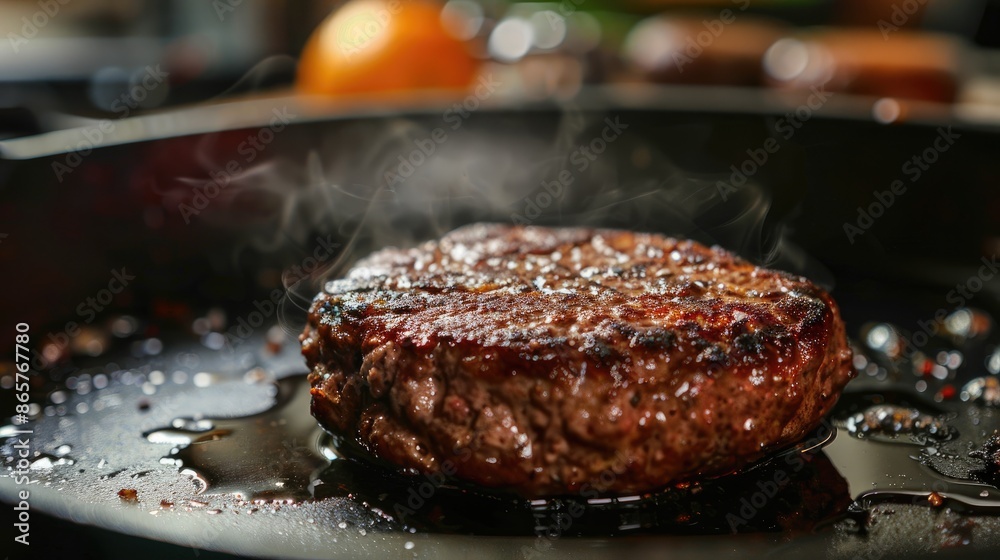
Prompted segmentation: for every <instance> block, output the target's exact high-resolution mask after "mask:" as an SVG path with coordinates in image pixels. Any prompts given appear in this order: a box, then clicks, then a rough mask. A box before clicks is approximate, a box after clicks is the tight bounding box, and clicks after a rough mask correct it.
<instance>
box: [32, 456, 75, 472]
mask: <svg viewBox="0 0 1000 560" xmlns="http://www.w3.org/2000/svg"><path fill="white" fill-rule="evenodd" d="M74 463H76V461H75V460H73V459H71V458H69V457H54V456H52V455H47V454H45V453H42V454H40V455H39V456H38V457H36V458H35V459H34V460H32V461H31V466H30V467H29V468H30V469H31V470H47V469H51V468H52V467H56V466H59V465H72V464H74Z"/></svg>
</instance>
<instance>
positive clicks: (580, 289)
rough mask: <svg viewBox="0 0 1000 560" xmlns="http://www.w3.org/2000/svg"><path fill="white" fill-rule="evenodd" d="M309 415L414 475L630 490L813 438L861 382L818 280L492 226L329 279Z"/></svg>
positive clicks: (545, 492) (627, 238)
mask: <svg viewBox="0 0 1000 560" xmlns="http://www.w3.org/2000/svg"><path fill="white" fill-rule="evenodd" d="M301 340H302V352H303V354H304V355H305V357H306V360H307V362H308V364H309V366H310V368H312V373H311V375H310V381H311V384H312V413H313V415H314V416H315V417H316V418H317V419H318V420H319V421H320V423H321V424H322V425H323V426H324V427H325V428H326V429H327V430H329V431H330V432H331V433H333V434H334V435H335V436H337V438H338V440H339V441H340V442H341V443H342V444H344V446H343V447H345V448H348V449H354V450H356V451H361V452H362V453H364V452H367V453H368V454H370V455H371V456H374V457H376V458H379V459H383V460H385V461H389V462H391V463H394V464H395V465H398V466H399V467H401V469H402V470H403V471H404V472H408V473H413V474H416V473H422V474H441V473H443V474H446V475H449V476H453V477H454V478H456V479H459V480H462V481H466V482H470V483H474V484H477V485H481V486H484V487H490V488H496V489H504V490H511V491H515V492H517V493H519V494H521V495H524V496H529V497H532V496H551V495H560V494H572V493H576V492H581V491H585V490H587V489H591V490H590V491H593V490H592V489H595V488H596V489H599V490H600V491H601V492H602V493H604V494H619V495H621V494H633V493H641V492H645V491H650V490H654V489H657V488H661V487H664V486H666V485H669V484H671V483H678V482H683V481H689V480H692V479H695V478H698V477H706V476H714V475H721V474H725V473H727V472H731V471H733V470H736V469H739V468H740V467H743V466H745V465H747V464H748V463H750V462H753V461H755V460H757V459H759V458H761V457H762V456H763V455H764V454H766V453H768V452H769V451H772V450H774V449H776V448H779V447H782V446H785V445H788V444H790V443H793V442H795V441H796V440H798V439H801V438H802V437H803V436H804V435H805V434H807V433H808V432H809V431H810V430H812V429H813V428H814V427H816V426H817V424H818V423H819V421H820V419H821V417H822V416H823V415H824V414H825V413H826V412H828V411H829V410H830V408H831V407H832V406H833V405H834V403H835V402H836V400H837V396H838V394H839V393H840V391H841V389H843V387H844V385H845V384H846V383H847V382H848V380H849V379H850V378H851V377H852V375H853V368H852V367H851V366H850V363H851V352H850V349H849V347H848V345H847V341H846V338H845V335H844V325H843V322H842V321H841V319H840V316H839V312H838V310H837V306H836V304H835V303H834V301H833V300H832V299H831V298H830V296H829V295H828V294H827V293H826V292H824V291H823V290H822V289H820V288H818V287H817V286H815V285H813V284H812V283H811V282H809V281H808V280H807V279H805V278H802V277H798V276H793V275H790V274H787V273H784V272H779V271H775V270H768V269H764V268H759V267H756V266H754V265H752V264H750V263H748V262H746V261H744V260H742V259H740V258H738V257H736V256H734V255H733V254H731V253H728V252H726V251H725V250H723V249H720V248H708V247H705V246H703V245H700V244H698V243H695V242H693V241H686V240H679V239H672V238H668V237H663V236H660V235H655V234H643V233H633V232H627V231H616V230H592V229H579V228H566V229H552V228H543V227H515V226H502V225H490V224H477V225H472V226H468V227H464V228H462V229H459V230H456V231H453V232H451V233H449V234H448V235H446V236H444V237H443V238H442V239H440V240H438V241H432V242H428V243H425V244H423V245H421V246H420V247H417V248H415V249H408V250H401V249H384V250H382V251H379V252H376V253H374V254H373V255H371V256H369V257H368V258H366V259H364V260H362V261H361V262H359V263H358V264H357V265H356V266H355V267H354V268H353V269H352V270H351V271H350V272H349V274H348V275H347V277H346V278H345V279H342V280H336V281H332V282H330V283H328V284H327V286H326V288H325V290H324V292H323V293H321V294H319V295H318V296H317V297H316V299H315V301H314V303H313V306H312V309H311V311H310V314H309V320H308V325H307V327H306V329H305V332H304V333H303V334H302V336H301Z"/></svg>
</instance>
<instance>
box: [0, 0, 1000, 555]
mask: <svg viewBox="0 0 1000 560" xmlns="http://www.w3.org/2000/svg"><path fill="white" fill-rule="evenodd" d="M998 138H1000V0H687V1H674V0H624V1H618V2H615V1H612V0H560V1H558V2H506V1H499V0H482V1H476V0H447V1H445V0H441V1H435V0H351V1H349V2H331V1H320V0H288V1H285V2H279V1H264V0H162V1H156V2H153V1H139V0H0V263H3V268H4V271H5V272H7V271H10V273H8V274H3V275H0V293H3V294H5V295H6V298H5V302H4V317H5V318H7V319H9V320H8V321H7V322H6V325H10V326H13V325H14V324H16V323H18V322H27V323H30V324H31V327H32V333H33V334H32V341H31V345H32V348H31V352H32V367H33V371H37V372H39V375H37V376H34V377H33V378H32V383H33V385H32V389H33V391H34V392H35V396H33V397H32V402H34V403H42V404H39V406H38V407H36V408H37V410H35V411H34V412H32V418H42V417H53V418H62V417H63V416H64V415H66V414H73V412H72V410H70V411H68V412H67V408H66V406H65V403H64V402H63V401H61V400H59V401H56V400H53V399H52V397H51V396H50V395H55V394H59V393H58V390H59V389H58V388H60V387H63V386H64V384H65V383H66V380H72V379H75V376H81V375H83V376H86V379H88V380H89V379H90V376H91V375H95V376H97V375H102V376H111V378H112V379H118V378H115V377H113V376H116V375H117V376H121V375H122V372H123V371H125V370H129V369H130V368H136V371H138V368H146V370H147V371H148V370H149V369H150V368H151V367H153V366H151V365H150V364H162V366H161V365H156V366H155V367H162V369H163V370H164V371H173V370H175V369H176V370H184V371H187V369H190V368H193V367H194V366H192V365H187V364H189V362H187V361H185V360H187V359H188V358H187V357H189V356H190V355H193V354H190V353H189V352H187V350H186V348H187V347H188V346H190V345H195V346H197V347H198V348H199V349H200V350H199V351H200V352H209V351H210V352H212V353H216V354H218V355H220V356H223V357H225V356H229V354H222V353H221V352H222V351H223V349H224V348H227V347H226V345H230V346H231V345H232V341H233V340H234V339H233V336H237V337H238V339H239V340H237V342H241V341H242V340H243V339H244V338H245V337H244V336H243V335H242V334H239V333H240V332H243V331H241V330H240V329H244V330H249V331H253V332H254V337H255V338H253V341H252V342H251V343H248V344H246V345H242V346H241V347H240V352H242V353H244V354H253V355H254V356H256V357H258V358H259V357H260V356H266V355H267V356H270V355H275V354H278V353H279V351H280V352H285V355H287V356H288V360H289V363H291V364H294V365H295V367H297V368H299V369H301V368H302V367H303V365H302V360H301V357H300V356H299V355H298V352H297V344H296V342H295V340H296V339H295V337H296V336H297V335H298V333H299V332H301V319H302V317H303V316H304V309H306V308H307V306H308V305H309V302H310V301H311V299H312V298H313V296H314V295H315V294H316V293H317V292H318V291H319V290H320V289H321V287H322V282H323V280H324V279H327V278H330V277H333V276H337V275H339V274H342V273H343V272H344V271H345V270H346V268H347V267H348V266H349V265H350V264H352V262H353V261H354V260H356V259H357V258H359V257H361V256H364V255H366V254H368V253H369V252H370V251H372V250H375V249H378V248H381V247H385V246H389V245H411V244H413V243H416V242H418V241H421V240H425V239H429V238H432V237H436V236H439V235H442V234H444V233H445V232H447V231H449V230H450V229H452V228H454V227H457V226H460V225H463V224H466V223H469V222H473V221H496V222H502V223H538V224H546V225H568V226H569V225H572V226H606V227H619V228H629V229H634V230H647V231H656V232H662V233H666V234H670V235H679V236H683V237H689V238H692V239H695V240H698V241H701V242H705V243H714V244H718V245H721V246H723V247H726V248H727V249H730V250H733V251H735V252H737V253H739V254H740V255H742V256H743V257H745V258H747V259H750V260H752V261H754V262H755V263H758V264H764V265H768V266H773V267H775V268H780V269H783V270H788V271H791V272H795V273H799V274H803V275H806V276H808V277H810V278H811V279H813V280H815V281H817V282H818V283H820V284H822V285H823V286H824V287H825V288H828V289H831V290H833V294H834V296H835V297H836V298H837V301H838V302H839V303H840V305H841V308H842V310H843V312H844V317H845V319H846V320H847V324H848V332H849V333H850V334H851V336H852V337H856V338H858V339H859V340H860V339H864V340H868V341H869V342H868V345H869V346H870V347H871V349H872V350H873V351H878V352H883V351H884V350H885V348H890V349H893V352H895V349H897V347H899V348H902V346H901V344H902V343H901V342H900V341H903V340H906V338H907V337H908V336H910V334H912V332H914V331H916V330H917V328H924V327H923V325H924V324H927V321H928V318H931V317H938V315H939V314H938V313H935V310H938V311H940V312H941V314H946V313H950V315H948V317H957V318H958V319H961V318H963V317H964V318H967V319H968V320H965V321H964V322H963V321H957V320H956V321H951V323H949V325H952V323H955V324H957V325H958V326H957V327H954V325H952V326H948V327H947V329H938V326H935V327H934V328H935V329H937V330H940V331H941V332H942V333H945V332H946V334H947V336H948V337H953V339H952V338H949V339H948V340H938V341H935V342H934V343H933V344H930V345H929V346H928V347H927V348H924V349H923V350H921V352H918V353H917V355H916V357H915V358H913V360H912V363H911V362H906V363H905V364H904V365H903V366H900V367H896V366H891V367H889V369H887V368H886V367H881V366H877V365H876V364H875V362H874V361H872V362H871V363H870V364H864V363H863V366H864V367H865V370H864V371H865V372H866V375H867V376H868V377H867V378H877V379H879V380H884V379H886V378H887V377H890V372H891V375H892V377H891V379H892V380H899V379H903V380H905V381H906V382H907V383H910V382H913V381H914V380H915V379H919V383H922V384H923V385H922V388H919V387H921V385H918V390H919V391H920V392H926V393H927V395H928V396H930V395H933V396H934V397H935V398H936V399H937V400H938V402H941V401H942V400H945V399H946V398H947V399H950V398H955V395H956V390H955V389H956V388H955V386H953V385H954V384H955V383H957V382H956V381H955V379H956V377H955V371H954V368H952V366H950V365H948V364H951V363H952V362H953V361H954V360H952V358H951V356H952V355H953V354H950V353H949V352H951V351H953V350H955V348H959V346H958V345H959V342H956V340H959V339H961V340H960V342H961V344H964V343H965V342H966V340H967V339H968V340H974V341H978V342H976V344H978V345H979V346H977V347H976V348H973V349H972V350H969V349H967V348H964V347H962V351H963V352H966V353H965V354H964V355H965V356H966V363H967V364H970V371H971V368H980V369H981V367H980V364H984V363H986V364H989V365H988V366H987V368H988V370H989V372H990V373H991V374H993V375H997V374H998V372H1000V345H998V344H997V343H996V342H995V338H996V337H995V336H994V337H993V338H991V339H989V343H988V344H986V343H985V342H983V341H984V340H986V337H987V335H988V334H989V333H991V332H992V334H993V335H995V332H993V331H990V328H992V325H995V321H994V320H993V319H991V318H990V317H998V316H1000V282H992V283H991V282H988V281H986V280H987V279H986V278H985V277H984V276H983V272H981V271H983V270H987V269H984V268H982V267H984V266H987V267H989V266H995V265H994V264H993V263H996V262H997V258H998V255H1000V189H997V185H998V184H1000V167H998V166H997V163H996V161H997V157H996V153H997V146H998V145H1000V143H998ZM984 263H985V264H984ZM990 270H993V269H992V268H991V269H990ZM993 272H996V271H995V270H993ZM977 274H979V276H977ZM990 278H992V273H990ZM967 280H969V281H972V280H975V282H976V283H977V284H976V285H977V286H978V287H975V290H974V291H973V293H972V294H969V295H963V296H962V299H961V304H960V305H959V307H962V306H965V305H971V304H974V305H975V306H976V307H978V308H981V309H985V311H982V310H979V311H976V312H975V313H973V312H972V311H962V310H960V309H957V308H956V300H955V293H956V292H955V290H956V289H958V288H959V287H962V288H963V289H964V286H965V285H966V281H967ZM275 293H277V294H278V296H279V297H278V298H277V299H279V300H280V301H281V304H280V305H278V306H275V305H272V304H271V302H272V301H273V299H274V296H273V294H275ZM265 304H266V305H265ZM262 305H263V307H267V308H268V309H270V310H271V311H269V312H268V313H267V314H266V315H267V316H266V317H261V313H262V311H260V310H261V309H262ZM959 311H962V312H959ZM254 313H256V317H258V318H261V321H260V322H259V323H258V324H255V325H252V327H253V328H249V327H246V326H245V325H246V319H247V318H248V317H254V315H253V314H254ZM987 313H988V315H987ZM873 321H892V322H893V324H894V325H899V327H898V328H897V327H891V325H890V326H881V327H872V326H871V325H872V322H873ZM937 321H938V322H940V319H937ZM932 324H934V325H937V323H932ZM983 325H985V327H984V326H983ZM890 327H891V328H890ZM953 327H954V328H953ZM3 328H10V327H3ZM873 332H874V333H876V334H879V335H880V337H869V336H868V335H869V334H870V333H873ZM890 334H891V336H889V335H890ZM265 337H266V342H265V340H264V339H265ZM893 337H895V338H893ZM9 340H11V339H10V338H8V341H9ZM872 340H874V341H875V342H871V341H872ZM925 340H926V339H925ZM178 341H179V342H178ZM876 343H877V344H876ZM897 343H898V344H897ZM185 345H188V346H185ZM227 349H230V350H231V349H232V348H227ZM939 350H940V352H938V351H939ZM0 351H2V352H6V353H7V354H5V356H7V355H10V354H11V353H12V351H13V350H12V348H11V345H10V344H7V345H4V346H3V348H2V350H0ZM895 353H896V354H898V352H895ZM981 355H982V356H981ZM986 355H988V356H989V357H988V358H984V357H983V356H986ZM935 356H936V358H935ZM941 356H943V358H942V357H941ZM252 357H253V356H252ZM891 357H892V358H893V359H895V357H896V356H895V354H894V355H893V356H891ZM227 359H228V358H227ZM254 359H256V358H254ZM935 359H936V361H934V360H935ZM984 360H990V361H984ZM959 362H961V360H959ZM254 363H256V362H254ZM857 363H858V362H857V361H855V364H857ZM946 366H947V367H948V368H952V369H947V368H946ZM857 367H861V366H857ZM167 368H170V369H169V370H168V369H167ZM221 369H226V371H228V372H229V373H231V374H232V375H234V376H236V378H239V376H242V375H243V374H244V373H245V371H246V364H245V363H244V362H242V361H239V360H236V359H230V360H229V363H227V364H226V365H225V367H224V368H221ZM184 371H181V373H184ZM197 371H199V370H197V369H191V370H190V372H189V373H190V374H191V375H192V376H193V375H194V374H195V372H197ZM977 371H978V370H977ZM13 372H14V368H13V361H11V360H9V359H0V388H3V389H4V391H3V392H2V393H0V408H2V410H13V399H14V396H13V392H11V391H7V390H6V389H9V388H11V387H12V386H13V380H14V373H13ZM81 372H83V373H82V374H81ZM900 372H902V373H900ZM95 378H96V377H95ZM867 378H866V379H867ZM79 379H84V377H79ZM88 383H89V381H88ZM136 386H137V387H138V385H136ZM959 386H960V385H959ZM78 387H79V389H77V393H78V394H79V395H81V396H83V395H84V394H85V391H89V390H90V389H89V384H85V383H83V382H81V383H80V385H79V386H78ZM143 390H145V389H143ZM8 395H9V396H8ZM948 395H950V396H948ZM938 397H940V398H938ZM130 404H134V403H130ZM147 408H148V403H147ZM4 414H6V413H4ZM90 417H93V414H92V415H91V416H89V417H88V418H90ZM50 420H51V419H50ZM81 472H82V471H81ZM174 474H176V473H171V476H173V475H174ZM61 499H63V498H62V497H56V498H53V501H52V502H51V503H53V504H56V503H58V500H61ZM113 500H117V497H115V498H113ZM67 503H69V504H70V505H72V503H73V502H72V500H68V499H67ZM32 507H34V504H33V506H32ZM65 511H67V510H65V509H61V506H60V507H55V506H49V509H48V510H47V512H48V513H52V514H54V515H59V516H63V517H66V514H65ZM95 511H96V510H95ZM78 521H81V522H84V523H96V522H95V521H94V520H93V519H81V520H78ZM164 527H166V526H164ZM276 527H277V526H276ZM33 528H35V529H36V530H37V531H38V532H39V533H41V534H43V535H53V538H52V539H48V540H50V541H51V542H53V543H55V542H57V541H58V542H59V543H67V544H66V546H72V547H74V548H73V550H72V552H70V551H61V552H60V553H65V554H70V555H71V556H72V555H78V556H79V555H80V551H81V549H83V550H100V552H94V553H93V554H92V555H91V557H95V558H99V557H111V555H110V553H109V551H116V553H117V554H118V557H129V558H131V557H134V556H135V555H136V554H137V553H138V552H137V551H140V548H141V547H143V546H145V545H149V544H150V543H149V542H146V541H145V540H144V539H138V538H135V539H133V538H132V537H128V538H126V537H123V536H121V535H118V534H114V533H110V532H107V531H104V532H101V531H97V530H89V529H84V528H82V526H74V525H72V524H70V523H68V522H62V521H57V520H55V519H50V520H48V522H47V525H45V526H39V527H37V528H36V527H33ZM111 528H112V529H116V530H118V528H117V527H115V526H112V527H111ZM164 531H166V529H164ZM133 532H134V533H138V532H137V531H133ZM163 534H165V533H161V535H163ZM901 534H908V533H907V532H905V531H903V532H901ZM54 535H59V538H55V537H54ZM67 535H70V536H69V537H67ZM177 535H182V532H181V531H179V530H178V531H177V532H176V534H175V535H173V537H174V538H173V541H174V542H184V541H183V540H182V539H180V538H178V537H177ZM140 536H142V535H141V534H140ZM167 536H171V535H167ZM167 536H163V537H161V538H164V539H166V538H167ZM87 539H96V540H100V541H101V542H102V543H103V544H100V545H99V544H98V543H95V542H89V544H87V545H86V546H84V545H82V544H80V543H84V542H88V541H87ZM123 539H125V540H123ZM276 542H277V541H276ZM102 547H103V548H102ZM206 548H211V547H208V546H206ZM215 548H217V549H224V547H223V546H222V545H221V544H217V545H215ZM609 550H610V549H609ZM900 550H903V549H900ZM176 552H177V551H167V552H164V553H163V554H162V555H160V556H153V555H150V554H147V556H149V557H150V558H153V557H164V558H175V557H181V556H180V555H178V554H177V553H176ZM184 553H185V554H187V556H193V555H197V554H199V552H197V551H192V550H189V549H188V550H185V551H184ZM261 554H263V553H261ZM709 554H713V553H711V552H710V553H709ZM80 557H83V556H80Z"/></svg>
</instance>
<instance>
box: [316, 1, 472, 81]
mask: <svg viewBox="0 0 1000 560" xmlns="http://www.w3.org/2000/svg"><path fill="white" fill-rule="evenodd" d="M477 66H478V64H477V62H476V60H475V59H474V58H473V57H472V55H471V54H469V49H468V46H467V45H466V44H465V43H463V42H462V41H459V40H458V39H455V38H453V37H452V36H451V35H449V34H448V32H447V31H445V27H444V25H443V24H442V22H441V6H440V5H439V4H437V3H435V2H430V1H425V0H354V1H352V2H348V3H347V4H345V5H344V6H342V7H341V8H340V9H338V10H337V11H336V12H334V13H333V14H331V15H330V16H329V17H327V18H326V20H324V21H323V23H321V24H320V26H319V27H318V28H317V29H316V31H314V32H313V34H312V37H311V38H310V39H309V42H308V43H307V44H306V47H305V50H303V52H302V58H301V60H300V61H299V70H298V77H297V82H298V90H299V91H300V92H302V93H308V94H328V95H338V94H360V93H368V92H390V91H405V90H412V89H443V90H456V89H461V90H464V89H467V88H468V87H469V85H470V84H472V82H473V80H474V79H475V77H476V71H477Z"/></svg>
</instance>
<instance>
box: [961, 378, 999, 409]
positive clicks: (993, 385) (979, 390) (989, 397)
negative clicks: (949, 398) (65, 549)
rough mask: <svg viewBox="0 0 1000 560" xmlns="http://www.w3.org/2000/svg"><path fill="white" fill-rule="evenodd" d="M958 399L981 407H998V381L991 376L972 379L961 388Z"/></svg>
mask: <svg viewBox="0 0 1000 560" xmlns="http://www.w3.org/2000/svg"><path fill="white" fill-rule="evenodd" d="M960 397H961V399H962V400H963V401H971V402H973V403H976V404H980V405H983V406H1000V379H998V378H996V377H994V376H992V375H990V376H986V377H979V378H976V379H973V380H972V381H970V382H968V383H966V384H965V387H962V392H961V394H960Z"/></svg>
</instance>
